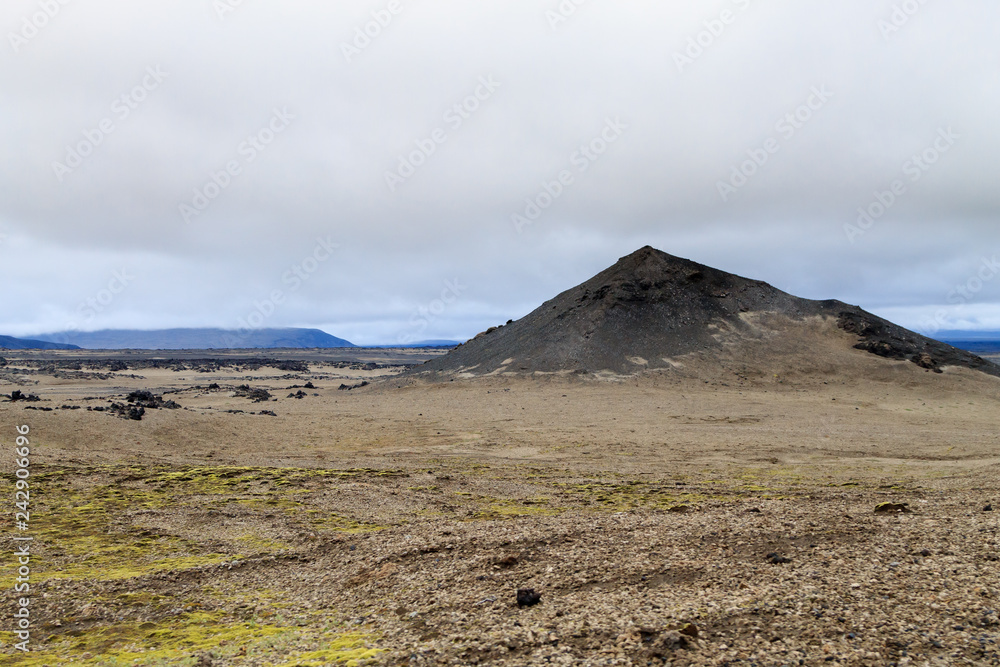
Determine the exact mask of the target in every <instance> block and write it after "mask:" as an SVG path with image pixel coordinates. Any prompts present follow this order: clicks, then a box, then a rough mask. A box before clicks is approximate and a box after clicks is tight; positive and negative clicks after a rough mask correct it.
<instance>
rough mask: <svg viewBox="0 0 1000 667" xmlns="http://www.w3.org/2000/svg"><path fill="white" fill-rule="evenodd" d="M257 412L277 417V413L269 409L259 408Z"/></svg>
mask: <svg viewBox="0 0 1000 667" xmlns="http://www.w3.org/2000/svg"><path fill="white" fill-rule="evenodd" d="M257 414H259V415H267V416H268V417H277V416H278V415H277V413H275V412H273V411H271V410H261V411H260V412H258V413H257Z"/></svg>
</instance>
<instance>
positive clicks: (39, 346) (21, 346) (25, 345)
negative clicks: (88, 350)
mask: <svg viewBox="0 0 1000 667" xmlns="http://www.w3.org/2000/svg"><path fill="white" fill-rule="evenodd" d="M77 349H79V347H78V346H76V345H63V344H59V343H52V342H49V341H45V340H27V339H24V338H12V337H11V336H0V350H77Z"/></svg>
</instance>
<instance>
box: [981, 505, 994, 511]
mask: <svg viewBox="0 0 1000 667" xmlns="http://www.w3.org/2000/svg"><path fill="white" fill-rule="evenodd" d="M983 511H984V512H992V511H993V505H987V506H986V507H984V508H983Z"/></svg>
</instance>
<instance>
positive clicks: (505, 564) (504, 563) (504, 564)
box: [493, 556, 517, 570]
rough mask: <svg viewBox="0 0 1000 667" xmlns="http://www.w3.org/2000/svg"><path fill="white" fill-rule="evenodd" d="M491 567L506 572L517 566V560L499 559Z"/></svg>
mask: <svg viewBox="0 0 1000 667" xmlns="http://www.w3.org/2000/svg"><path fill="white" fill-rule="evenodd" d="M493 565H494V566H495V567H498V568H500V569H501V570H507V569H509V568H512V567H514V566H515V565H517V558H516V557H514V556H507V557H506V558H501V559H500V560H498V561H496V562H495V563H493Z"/></svg>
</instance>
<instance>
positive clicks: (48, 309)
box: [0, 0, 1000, 344]
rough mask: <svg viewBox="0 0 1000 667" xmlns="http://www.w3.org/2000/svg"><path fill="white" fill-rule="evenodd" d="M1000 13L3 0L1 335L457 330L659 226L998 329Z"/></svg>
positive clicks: (864, 293) (917, 7) (777, 1)
mask: <svg viewBox="0 0 1000 667" xmlns="http://www.w3.org/2000/svg"><path fill="white" fill-rule="evenodd" d="M998 24H1000V5H998V3H996V2H995V1H994V0H951V1H950V2H926V0H924V1H923V2H918V1H917V0H907V1H906V2H902V1H901V0H898V1H894V0H836V1H833V0H827V1H822V0H818V1H813V2H792V1H791V0H770V1H765V0H719V1H715V0H713V1H709V2H697V3H692V2H680V1H674V0H666V1H665V0H659V1H657V2H652V1H639V0H616V1H615V2H610V1H609V0H564V1H563V2H562V3H560V2H559V1H558V0H539V1H536V2H519V1H511V0H503V1H501V0H479V1H477V2H470V1H469V0H393V1H391V2H390V1H389V0H372V1H368V0H365V1H361V0H358V1H352V2H320V1H319V0H282V1H281V2H277V1H276V0H270V1H266V0H242V2H241V1H240V0H170V1H169V2H167V1H165V0H164V1H159V2H134V1H129V2H126V1H125V0H89V1H87V2H84V1H83V0H4V1H3V3H2V5H0V28H2V33H3V35H4V43H3V44H2V45H0V114H2V118H3V121H4V122H3V123H2V124H0V150H2V151H3V159H2V160H0V280H2V281H3V285H4V287H3V292H2V293H3V297H2V299H3V307H2V308H0V333H3V334H8V335H20V336H28V335H31V334H39V333H44V332H51V331H57V330H63V329H83V330H94V329H103V328H162V327H176V326H218V327H226V328H235V327H239V326H241V325H242V323H244V322H246V323H247V324H250V325H255V326H256V325H263V326H310V327H319V328H322V329H324V330H326V331H328V332H330V333H332V334H334V335H337V336H341V337H344V338H347V339H349V340H351V341H353V342H355V343H358V344H370V343H395V342H399V341H405V340H415V339H425V338H466V337H469V336H471V335H474V334H475V333H477V332H478V331H480V330H482V329H484V328H486V327H487V326H489V325H492V324H496V323H500V322H504V321H506V320H507V319H509V318H517V317H520V316H523V315H524V314H526V313H527V312H529V311H530V310H532V309H533V308H534V307H536V306H537V305H538V304H540V303H541V302H542V301H544V300H546V299H548V298H550V297H552V296H554V295H555V294H556V293H557V292H559V291H562V290H564V289H566V288H569V287H571V286H573V285H575V284H577V283H579V282H581V281H583V280H585V279H587V278H589V277H590V276H592V275H593V274H594V273H596V272H598V271H600V270H602V269H604V268H606V267H607V266H609V265H611V264H613V263H614V262H615V261H616V260H617V259H618V258H619V257H621V256H623V255H626V254H628V253H629V252H631V251H633V250H636V249H637V248H639V247H641V246H643V245H646V244H650V245H653V246H654V247H657V248H659V249H661V250H664V251H666V252H669V253H672V254H675V255H680V256H682V257H687V258H690V259H694V260H696V261H699V262H703V263H706V264H709V265H712V266H715V267H718V268H721V269H724V270H728V271H732V272H734V273H739V274H742V275H746V276H749V277H753V278H758V279H762V280H766V281H768V282H770V283H771V284H773V285H775V286H777V287H779V288H781V289H783V290H785V291H788V292H791V293H793V294H796V295H799V296H804V297H809V298H837V299H841V300H843V301H846V302H849V303H852V304H859V305H861V306H862V307H864V308H866V309H868V310H871V311H873V312H875V313H878V314H880V315H882V316H885V317H889V318H890V319H893V320H895V321H897V322H899V323H900V324H903V325H905V326H909V327H912V328H917V329H920V330H923V331H933V330H934V329H935V328H946V329H947V328H979V329H982V328H992V329H1000V266H997V265H996V259H998V258H1000V257H998V256H1000V225H998V224H997V223H998V220H1000V216H998V213H1000V187H998V185H1000V183H998V178H997V177H998V164H997V160H998V156H1000V125H998V123H997V111H998V109H1000V83H998V81H1000V66H998V63H1000V40H997V38H996V26H997V25H998ZM536 207H537V208H536ZM859 208H860V209H862V210H864V211H867V215H868V216H869V217H867V218H864V217H862V218H861V219H860V220H859V217H860V213H859ZM959 287H961V290H959V289H958V288H959Z"/></svg>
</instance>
